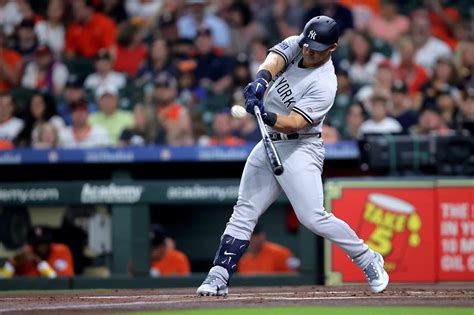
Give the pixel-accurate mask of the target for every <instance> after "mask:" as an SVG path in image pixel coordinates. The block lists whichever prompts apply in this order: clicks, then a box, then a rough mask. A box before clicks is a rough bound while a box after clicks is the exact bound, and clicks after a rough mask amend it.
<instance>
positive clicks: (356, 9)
mask: <svg viewBox="0 0 474 315" xmlns="http://www.w3.org/2000/svg"><path fill="white" fill-rule="evenodd" d="M338 2H339V3H340V4H342V5H344V6H346V7H347V8H348V9H350V10H351V13H352V17H353V19H354V27H355V29H358V30H364V29H367V28H368V27H369V21H371V19H372V17H373V16H379V15H380V5H381V4H380V0H357V1H353V0H338Z"/></svg>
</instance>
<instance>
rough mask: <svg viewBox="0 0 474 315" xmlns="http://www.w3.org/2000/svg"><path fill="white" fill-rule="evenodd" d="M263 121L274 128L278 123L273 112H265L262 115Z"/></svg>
mask: <svg viewBox="0 0 474 315" xmlns="http://www.w3.org/2000/svg"><path fill="white" fill-rule="evenodd" d="M262 120H263V122H264V123H266V124H267V125H268V126H270V127H273V126H275V124H276V122H277V114H275V113H272V112H265V113H263V115H262Z"/></svg>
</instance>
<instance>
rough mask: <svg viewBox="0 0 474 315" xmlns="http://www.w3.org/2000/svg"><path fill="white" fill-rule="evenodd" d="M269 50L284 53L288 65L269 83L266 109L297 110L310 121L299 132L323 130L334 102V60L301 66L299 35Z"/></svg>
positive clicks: (281, 112) (276, 110) (273, 110)
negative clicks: (312, 65) (310, 65)
mask: <svg viewBox="0 0 474 315" xmlns="http://www.w3.org/2000/svg"><path fill="white" fill-rule="evenodd" d="M270 51H272V52H275V53H277V54H279V55H280V56H282V57H283V59H285V62H286V63H287V67H286V69H285V70H284V71H283V72H281V73H279V74H278V75H277V77H276V78H275V80H274V81H273V82H272V84H271V85H270V87H269V89H268V92H267V94H266V96H265V100H264V106H265V110H268V111H270V112H275V113H278V114H283V115H289V114H290V112H291V111H295V112H297V113H299V114H300V115H302V116H303V117H304V118H305V119H306V120H307V121H308V123H309V125H308V127H306V128H305V129H302V130H300V131H299V132H300V133H306V134H309V133H318V132H321V131H322V125H323V120H324V117H325V116H326V114H327V113H328V112H329V110H330V109H331V107H332V105H333V103H334V98H335V96H336V90H337V78H336V74H335V72H334V66H333V64H332V61H331V60H329V61H328V62H326V63H325V64H324V65H322V66H321V67H318V68H303V67H301V65H300V62H301V60H302V58H303V54H302V49H301V48H300V47H299V45H298V36H291V37H288V38H287V39H285V40H284V41H283V42H281V43H279V44H278V45H276V46H274V47H272V48H271V49H270Z"/></svg>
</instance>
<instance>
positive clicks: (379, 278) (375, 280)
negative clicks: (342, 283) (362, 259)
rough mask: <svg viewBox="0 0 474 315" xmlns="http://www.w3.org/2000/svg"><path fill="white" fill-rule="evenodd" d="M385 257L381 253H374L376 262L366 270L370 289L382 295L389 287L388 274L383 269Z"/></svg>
mask: <svg viewBox="0 0 474 315" xmlns="http://www.w3.org/2000/svg"><path fill="white" fill-rule="evenodd" d="M383 264H384V261H383V257H382V255H380V254H379V253H374V261H372V262H371V263H370V264H369V265H368V266H367V267H366V268H365V269H364V274H365V276H366V277H367V281H368V282H369V285H370V289H371V290H372V292H374V293H380V292H382V291H383V290H385V288H387V285H388V279H389V277H388V273H387V272H386V271H385V269H384V268H383Z"/></svg>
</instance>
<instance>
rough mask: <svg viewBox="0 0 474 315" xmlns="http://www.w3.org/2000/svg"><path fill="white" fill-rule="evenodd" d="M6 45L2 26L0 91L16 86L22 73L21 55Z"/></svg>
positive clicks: (0, 35)
mask: <svg viewBox="0 0 474 315" xmlns="http://www.w3.org/2000/svg"><path fill="white" fill-rule="evenodd" d="M0 1H1V0H0ZM6 45H7V38H6V36H5V34H4V33H3V31H2V29H1V28H0V92H6V91H9V90H10V89H11V88H12V87H14V86H16V85H17V84H18V82H19V81H20V75H21V67H22V60H21V56H20V54H18V53H17V52H16V51H14V50H11V49H8V48H7V47H6Z"/></svg>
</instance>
